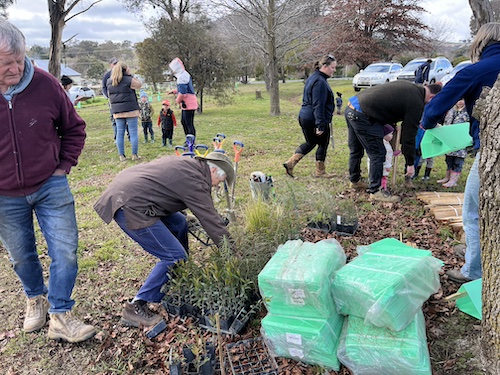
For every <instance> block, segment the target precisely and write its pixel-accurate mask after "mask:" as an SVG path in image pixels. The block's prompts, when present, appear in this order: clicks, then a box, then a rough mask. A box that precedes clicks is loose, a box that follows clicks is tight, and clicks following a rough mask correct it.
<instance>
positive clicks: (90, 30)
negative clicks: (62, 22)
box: [9, 0, 472, 46]
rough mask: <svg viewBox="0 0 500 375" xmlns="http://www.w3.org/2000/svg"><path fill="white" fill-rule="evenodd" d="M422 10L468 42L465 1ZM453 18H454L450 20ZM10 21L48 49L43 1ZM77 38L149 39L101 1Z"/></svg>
mask: <svg viewBox="0 0 500 375" xmlns="http://www.w3.org/2000/svg"><path fill="white" fill-rule="evenodd" d="M81 3H82V4H79V5H77V6H76V7H75V9H74V12H75V11H80V10H83V9H85V7H87V6H88V4H90V3H91V0H83V1H81ZM422 6H423V7H424V8H425V9H427V10H428V11H429V13H430V14H428V15H425V17H424V20H423V21H424V22H425V23H427V24H429V25H431V26H432V25H435V24H436V23H437V22H439V21H438V20H446V22H448V25H449V26H450V38H451V39H453V40H452V41H458V40H462V39H468V38H470V34H469V20H470V17H471V15H472V11H471V10H470V7H469V2H468V0H425V1H422ZM452 17H453V18H452ZM9 20H10V21H11V22H12V23H13V24H15V25H16V26H17V27H19V28H20V29H21V31H22V32H23V33H24V35H25V36H26V41H27V44H28V46H32V45H35V44H37V45H41V46H48V45H49V43H50V25H49V15H48V5H47V2H46V1H42V0H17V1H16V3H15V4H14V5H13V6H11V7H10V8H9ZM75 34H78V35H77V36H76V37H75V38H74V39H76V40H92V41H96V42H99V43H102V42H104V41H106V40H112V41H113V42H122V41H124V40H129V41H131V42H133V43H135V42H140V41H142V40H144V39H145V38H147V37H148V36H149V34H148V32H147V27H145V26H144V25H143V24H142V22H141V21H140V19H139V17H138V16H137V15H133V14H130V13H128V12H127V10H126V9H125V8H124V7H123V6H122V5H121V3H120V2H119V1H118V0H103V1H102V2H100V3H98V4H96V5H95V6H94V7H92V8H91V9H90V10H89V11H87V12H85V13H83V14H81V15H79V16H77V17H75V18H73V19H72V20H71V21H70V22H68V23H67V25H66V27H65V29H64V31H63V41H65V40H67V39H69V38H71V37H72V36H73V35H75Z"/></svg>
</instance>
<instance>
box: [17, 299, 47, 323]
mask: <svg viewBox="0 0 500 375" xmlns="http://www.w3.org/2000/svg"><path fill="white" fill-rule="evenodd" d="M48 311H49V302H48V301H47V297H45V296H44V295H42V294H41V295H39V296H36V297H33V298H28V301H27V302H26V316H25V317H24V324H23V330H24V332H33V331H36V330H39V329H40V328H42V327H43V326H44V325H45V323H46V322H47V312H48Z"/></svg>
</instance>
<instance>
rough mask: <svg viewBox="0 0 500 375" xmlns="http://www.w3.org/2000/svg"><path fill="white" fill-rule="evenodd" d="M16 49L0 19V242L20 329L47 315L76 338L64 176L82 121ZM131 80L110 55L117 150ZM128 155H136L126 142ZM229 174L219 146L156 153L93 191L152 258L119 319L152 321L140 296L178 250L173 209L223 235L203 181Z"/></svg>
mask: <svg viewBox="0 0 500 375" xmlns="http://www.w3.org/2000/svg"><path fill="white" fill-rule="evenodd" d="M25 50H26V41H25V38H24V35H23V34H22V32H21V31H20V30H19V29H18V28H17V27H16V26H14V25H13V24H11V23H10V22H8V21H7V20H5V19H3V18H0V61H1V64H0V93H1V99H0V127H1V129H2V133H3V134H4V135H5V136H4V137H2V138H1V140H0V240H1V242H2V244H3V246H4V247H5V249H6V250H7V252H8V254H9V257H10V260H11V263H12V266H13V269H14V272H15V273H16V274H17V276H18V278H19V280H20V282H21V285H22V287H23V290H24V293H25V295H26V311H25V315H24V322H23V330H24V331H25V332H35V331H38V330H40V329H42V328H43V327H44V326H45V325H46V323H47V315H49V317H50V319H49V328H48V337H49V338H51V339H55V340H65V341H68V342H81V341H85V340H88V339H89V338H91V337H93V336H94V335H95V334H96V328H95V327H94V326H92V325H90V324H86V323H84V322H83V321H81V320H80V319H77V318H76V317H75V316H74V315H73V314H72V309H73V306H74V304H75V301H74V300H73V298H72V293H73V288H74V286H75V282H76V277H77V273H78V262H77V249H78V227H77V222H76V215H75V202H74V198H73V195H72V193H71V191H70V187H69V184H68V179H67V175H68V174H69V173H70V171H71V168H72V167H74V166H75V165H76V164H77V162H78V158H79V156H80V153H81V152H82V149H83V147H84V144H85V138H86V133H85V127H86V124H85V122H84V121H83V119H82V118H81V117H80V116H79V115H78V114H77V112H76V110H75V108H74V102H73V101H72V100H71V99H70V97H69V96H68V95H67V93H66V91H65V90H64V89H63V87H62V85H61V83H60V82H59V81H58V80H57V79H55V78H54V77H53V76H52V75H51V74H49V73H46V72H44V71H43V70H41V69H39V68H37V67H35V66H34V65H33V64H32V63H31V61H30V59H28V58H27V57H26V53H25ZM69 83H70V82H68V84H69ZM191 86H192V84H191ZM139 88H140V82H138V81H137V80H136V79H135V78H134V77H132V75H131V74H130V71H129V69H128V67H127V66H126V65H125V64H124V63H122V62H119V61H113V68H112V70H111V71H110V72H109V77H108V78H107V91H106V93H105V95H107V96H108V97H109V99H110V104H111V113H112V114H113V119H114V120H115V121H116V127H117V139H116V141H117V148H118V150H119V151H118V152H119V154H120V156H124V152H123V137H124V133H125V128H126V125H127V124H128V127H129V131H130V135H131V140H134V141H137V117H138V114H139V105H138V103H137V98H136V97H135V92H134V90H136V89H139ZM191 88H192V87H191ZM183 90H184V88H182V87H180V88H179V89H178V92H179V93H180V95H179V96H178V98H179V97H180V98H181V99H178V100H179V102H180V101H184V102H187V101H188V99H187V98H186V96H182V95H183ZM188 90H189V89H188ZM189 94H191V93H189V92H188V93H187V95H189ZM186 107H187V106H186ZM187 108H192V107H187ZM189 110H191V109H189ZM169 111H170V110H169V103H168V101H165V102H164V103H163V109H162V113H163V112H164V113H165V117H167V116H168V113H169ZM160 116H161V115H160ZM188 117H189V116H188ZM191 120H192V117H191ZM165 121H167V120H165ZM188 125H189V124H188ZM189 126H191V127H192V122H191V124H190V125H189ZM190 131H191V132H193V128H191V129H190ZM167 135H168V134H167ZM166 139H168V138H166ZM132 153H133V155H135V156H136V157H137V144H136V143H135V145H134V142H133V143H132ZM234 178H235V172H234V167H233V164H232V162H231V161H230V160H229V158H228V157H227V155H223V154H221V153H217V152H212V153H209V154H208V155H207V156H205V157H202V156H198V157H196V158H194V159H191V158H179V157H175V156H166V157H163V158H160V159H157V160H155V161H152V162H150V163H144V164H141V165H137V166H135V167H132V168H129V169H126V170H124V171H123V172H122V173H120V174H118V175H117V176H116V178H115V180H114V181H113V182H112V183H111V184H110V186H109V187H108V188H107V189H106V191H105V192H104V193H103V194H102V196H101V197H100V198H99V200H98V201H97V202H96V204H95V206H94V208H95V210H96V212H97V214H98V215H99V216H100V217H101V218H102V219H103V220H104V221H105V222H107V223H109V222H111V221H112V220H114V221H115V222H116V223H117V224H118V226H119V227H120V228H122V229H123V231H124V232H125V233H126V234H127V235H128V236H130V238H132V239H133V240H135V241H136V242H137V243H138V244H139V245H140V246H142V247H143V249H144V250H145V251H147V252H149V253H151V254H152V255H154V256H155V257H157V258H158V259H159V262H158V263H157V264H156V265H155V267H154V268H153V269H152V271H151V273H150V275H149V276H148V278H147V279H146V281H145V282H144V284H143V286H142V287H141V288H140V290H139V291H138V293H137V295H136V296H135V298H133V299H132V300H131V301H130V302H127V303H125V305H124V308H123V312H122V322H123V323H124V324H126V325H129V326H134V327H140V326H141V327H142V326H146V327H150V326H152V325H154V324H156V323H157V322H159V321H160V319H162V318H161V316H160V315H158V314H155V313H153V312H152V311H151V310H150V309H149V307H148V303H157V302H160V301H161V299H162V297H163V293H162V292H161V290H160V289H161V287H162V285H163V284H164V283H165V282H166V281H167V280H168V274H169V272H168V271H169V270H170V268H171V267H172V266H173V265H174V264H175V263H177V262H178V261H180V260H182V259H186V257H187V256H188V241H187V219H186V216H185V215H184V214H183V213H181V211H183V210H185V209H190V210H191V212H193V214H194V215H195V216H196V217H197V218H198V219H199V221H200V223H201V224H202V226H203V227H204V229H205V230H206V232H207V233H208V235H209V236H210V237H211V239H212V240H213V242H214V243H215V244H219V245H220V244H222V242H223V239H224V238H229V232H228V231H227V228H226V225H225V222H224V221H223V219H222V218H221V217H220V216H219V215H218V213H217V211H216V210H215V207H214V204H213V201H212V196H211V188H212V186H215V185H217V184H219V183H221V182H223V181H226V180H227V183H228V184H229V185H230V186H231V185H232V184H233V182H234ZM34 216H36V218H37V221H38V224H39V226H40V229H41V232H42V234H43V236H44V237H45V240H46V242H47V248H48V250H47V251H48V255H49V257H50V259H51V263H50V268H49V270H50V275H49V279H48V284H47V283H46V282H45V280H44V275H43V267H42V263H41V261H40V258H39V255H38V252H37V240H36V236H35V227H34Z"/></svg>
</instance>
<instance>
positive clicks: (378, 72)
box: [352, 62, 403, 91]
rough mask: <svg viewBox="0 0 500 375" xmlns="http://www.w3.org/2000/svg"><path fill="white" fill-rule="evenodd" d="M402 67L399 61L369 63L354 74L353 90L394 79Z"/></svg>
mask: <svg viewBox="0 0 500 375" xmlns="http://www.w3.org/2000/svg"><path fill="white" fill-rule="evenodd" d="M402 69H403V65H401V64H399V63H390V62H388V63H385V62H380V63H373V64H370V65H368V66H367V67H366V68H365V69H362V70H361V71H360V72H359V73H358V74H356V75H355V76H354V78H353V79H352V86H353V87H354V91H359V90H361V89H362V88H367V87H372V86H377V85H381V84H383V83H387V82H390V81H394V80H395V79H396V77H397V75H398V74H399V73H400V72H401V70H402Z"/></svg>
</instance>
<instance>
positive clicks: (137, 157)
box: [132, 154, 142, 160]
mask: <svg viewBox="0 0 500 375" xmlns="http://www.w3.org/2000/svg"><path fill="white" fill-rule="evenodd" d="M140 159H142V158H141V157H140V156H139V155H137V154H132V160H140Z"/></svg>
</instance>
